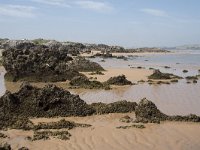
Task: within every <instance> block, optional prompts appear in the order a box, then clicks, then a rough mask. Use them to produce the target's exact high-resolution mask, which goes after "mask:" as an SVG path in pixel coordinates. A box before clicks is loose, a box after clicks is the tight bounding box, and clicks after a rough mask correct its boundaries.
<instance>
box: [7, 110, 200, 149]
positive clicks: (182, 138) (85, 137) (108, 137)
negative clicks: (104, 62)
mask: <svg viewBox="0 0 200 150" xmlns="http://www.w3.org/2000/svg"><path fill="white" fill-rule="evenodd" d="M125 115H129V116H130V117H133V118H134V113H126V114H121V113H120V114H108V115H100V116H99V115H95V116H88V117H65V119H66V120H70V121H75V122H77V123H87V124H91V125H92V126H91V127H89V128H75V129H72V130H69V132H70V133H71V134H72V136H71V137H70V140H67V141H62V140H58V139H51V140H46V141H43V140H41V141H34V142H31V141H28V140H26V139H25V138H26V137H27V136H32V134H33V132H32V131H20V130H8V131H4V133H5V134H6V135H8V136H9V137H10V139H6V140H5V141H7V142H8V143H9V144H11V145H12V147H13V149H18V148H20V147H22V146H26V147H28V148H29V149H31V150H36V149H49V150H61V149H69V150H102V149H104V150H111V149H115V150H122V149H126V150H132V149H133V148H134V149H139V150H146V149H150V150H160V149H162V150H169V149H176V150H182V149H192V150H199V147H200V138H199V136H200V125H199V124H198V123H179V122H165V123H161V124H145V127H146V128H145V129H138V128H129V129H117V128H116V127H118V126H121V125H122V126H124V125H131V123H123V122H120V121H119V119H120V118H121V117H123V116H125ZM60 119H61V118H50V119H48V118H39V119H32V121H33V122H34V123H38V122H51V121H58V120H60Z"/></svg>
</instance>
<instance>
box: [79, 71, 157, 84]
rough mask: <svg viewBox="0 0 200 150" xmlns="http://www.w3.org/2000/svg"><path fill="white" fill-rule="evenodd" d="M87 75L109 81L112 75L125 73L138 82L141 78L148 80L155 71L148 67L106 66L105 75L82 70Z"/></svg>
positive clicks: (131, 79) (101, 80)
mask: <svg viewBox="0 0 200 150" xmlns="http://www.w3.org/2000/svg"><path fill="white" fill-rule="evenodd" d="M82 73H83V74H85V75H86V76H87V77H89V78H90V77H93V78H94V77H97V80H98V81H100V82H104V81H107V80H108V79H109V78H110V77H114V76H119V75H122V74H123V75H125V76H126V77H127V79H128V80H130V81H132V82H137V81H139V80H147V78H148V76H149V75H151V74H152V73H153V71H152V70H147V69H135V68H131V69H129V68H106V71H103V72H102V73H104V75H90V73H91V72H82Z"/></svg>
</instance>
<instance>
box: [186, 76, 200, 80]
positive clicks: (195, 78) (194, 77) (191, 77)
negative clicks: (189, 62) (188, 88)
mask: <svg viewBox="0 0 200 150" xmlns="http://www.w3.org/2000/svg"><path fill="white" fill-rule="evenodd" d="M185 79H187V80H198V77H197V76H187V77H185Z"/></svg>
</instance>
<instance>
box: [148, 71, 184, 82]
mask: <svg viewBox="0 0 200 150" xmlns="http://www.w3.org/2000/svg"><path fill="white" fill-rule="evenodd" d="M148 78H149V79H154V80H168V79H169V80H170V79H182V77H179V76H176V75H173V74H170V73H162V72H160V70H154V72H153V74H152V75H150V76H149V77H148Z"/></svg>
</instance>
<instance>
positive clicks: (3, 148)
mask: <svg viewBox="0 0 200 150" xmlns="http://www.w3.org/2000/svg"><path fill="white" fill-rule="evenodd" d="M0 150H11V146H10V145H9V144H8V143H5V144H4V145H0Z"/></svg>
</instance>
